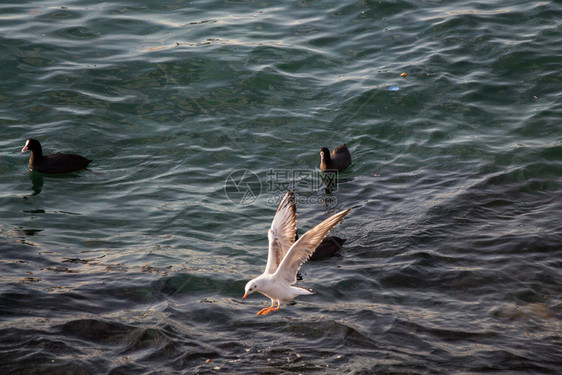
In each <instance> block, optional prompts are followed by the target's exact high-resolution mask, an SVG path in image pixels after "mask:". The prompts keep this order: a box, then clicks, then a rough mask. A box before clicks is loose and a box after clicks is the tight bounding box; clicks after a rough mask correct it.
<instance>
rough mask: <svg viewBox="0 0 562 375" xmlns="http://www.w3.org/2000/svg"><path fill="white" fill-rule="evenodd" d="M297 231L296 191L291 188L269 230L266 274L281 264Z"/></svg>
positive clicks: (280, 204)
mask: <svg viewBox="0 0 562 375" xmlns="http://www.w3.org/2000/svg"><path fill="white" fill-rule="evenodd" d="M296 232H297V206H296V205H295V193H294V192H293V191H291V190H289V191H288V192H287V194H285V197H283V200H282V201H281V203H279V207H278V208H277V212H275V216H274V217H273V222H272V223H271V228H269V231H268V232H267V237H268V238H269V256H268V258H267V265H266V266H265V272H264V273H266V274H271V273H274V272H275V271H276V270H277V267H279V264H280V263H281V261H282V260H283V258H284V257H285V254H287V252H288V251H289V249H290V248H291V246H293V243H294V242H295V234H296Z"/></svg>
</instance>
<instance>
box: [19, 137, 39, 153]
mask: <svg viewBox="0 0 562 375" xmlns="http://www.w3.org/2000/svg"><path fill="white" fill-rule="evenodd" d="M27 150H29V151H31V152H33V153H34V154H35V156H40V155H43V150H42V149H41V143H39V141H38V140H36V139H28V140H27V141H26V142H25V146H23V148H22V149H21V152H24V151H27Z"/></svg>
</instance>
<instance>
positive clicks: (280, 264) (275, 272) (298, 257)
mask: <svg viewBox="0 0 562 375" xmlns="http://www.w3.org/2000/svg"><path fill="white" fill-rule="evenodd" d="M349 211H351V209H347V210H344V211H341V212H338V213H337V214H335V215H333V216H330V217H329V218H327V219H326V220H324V221H323V222H321V223H320V224H318V225H317V226H315V227H314V228H312V229H311V230H309V231H308V232H306V233H305V234H304V235H303V236H302V237H300V238H299V239H298V240H297V241H296V242H295V234H296V231H297V206H296V205H295V193H294V192H293V191H288V192H287V194H285V197H284V198H283V200H282V201H281V203H280V204H279V207H278V208H277V212H276V213H275V216H274V217H273V222H272V223H271V228H269V231H268V238H269V255H268V258H267V264H266V266H265V272H264V273H263V274H261V275H260V276H258V277H256V278H255V279H253V280H250V281H249V282H248V283H247V284H246V288H245V292H246V293H245V294H244V297H242V299H245V298H246V297H248V296H249V295H250V294H252V293H254V292H260V293H261V294H263V295H264V296H266V297H268V298H269V299H271V306H269V307H266V308H263V309H261V310H260V311H258V313H257V315H267V314H269V313H270V312H272V311H275V310H279V309H280V308H281V302H289V301H291V300H293V299H294V298H296V297H297V296H300V295H307V294H314V292H313V291H311V290H309V289H305V288H301V287H297V286H293V284H295V283H296V282H297V272H298V271H299V269H300V268H301V266H302V265H303V263H304V262H306V261H307V260H308V259H309V258H310V256H311V255H312V254H313V253H314V250H315V249H316V247H317V246H318V245H319V244H320V242H322V240H323V239H324V237H326V234H328V232H329V231H330V230H331V229H332V228H333V227H334V226H335V225H336V224H338V223H339V222H340V221H342V220H343V218H344V217H345V215H347V214H348V213H349ZM275 302H277V307H274V306H275Z"/></svg>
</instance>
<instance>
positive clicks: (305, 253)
mask: <svg viewBox="0 0 562 375" xmlns="http://www.w3.org/2000/svg"><path fill="white" fill-rule="evenodd" d="M349 211H351V208H350V209H347V210H345V211H341V212H338V213H337V214H335V215H332V216H330V217H329V218H327V219H326V220H324V221H323V222H321V223H320V224H318V225H317V226H315V227H314V228H312V229H311V230H309V231H308V232H306V233H305V234H304V235H303V236H302V237H301V238H299V239H298V241H297V242H295V243H294V244H293V246H292V247H291V248H290V249H289V251H288V252H287V255H285V258H284V259H283V261H282V262H281V264H280V265H279V268H278V269H277V271H276V272H275V273H276V276H277V277H280V278H282V279H284V280H286V281H287V282H289V283H290V284H291V285H292V284H294V283H296V282H297V272H298V270H299V269H300V268H301V266H302V265H303V263H304V262H306V261H307V260H308V258H310V256H311V255H312V253H314V250H316V247H317V246H318V245H319V244H320V242H322V240H323V239H324V237H326V235H327V234H328V232H329V231H330V230H331V229H332V228H333V227H334V226H335V225H336V224H338V223H339V222H340V221H342V220H343V218H344V217H345V215H347V214H348V213H349Z"/></svg>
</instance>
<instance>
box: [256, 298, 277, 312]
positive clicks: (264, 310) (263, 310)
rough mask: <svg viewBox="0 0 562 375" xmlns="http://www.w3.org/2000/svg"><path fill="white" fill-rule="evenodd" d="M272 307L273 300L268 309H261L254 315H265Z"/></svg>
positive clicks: (273, 304)
mask: <svg viewBox="0 0 562 375" xmlns="http://www.w3.org/2000/svg"><path fill="white" fill-rule="evenodd" d="M273 306H275V301H274V300H271V306H269V307H264V308H263V309H261V310H260V311H258V312H257V313H256V315H265V314H267V313H268V312H269V309H272V308H273ZM266 311H267V312H266Z"/></svg>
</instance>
